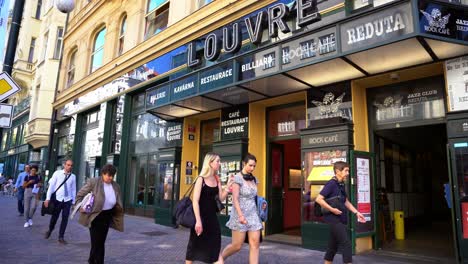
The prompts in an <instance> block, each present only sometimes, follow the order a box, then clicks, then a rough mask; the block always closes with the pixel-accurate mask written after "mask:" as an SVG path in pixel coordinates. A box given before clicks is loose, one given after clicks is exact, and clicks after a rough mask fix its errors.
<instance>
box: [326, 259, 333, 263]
mask: <svg viewBox="0 0 468 264" xmlns="http://www.w3.org/2000/svg"><path fill="white" fill-rule="evenodd" d="M325 264H333V262H331V261H328V260H325Z"/></svg>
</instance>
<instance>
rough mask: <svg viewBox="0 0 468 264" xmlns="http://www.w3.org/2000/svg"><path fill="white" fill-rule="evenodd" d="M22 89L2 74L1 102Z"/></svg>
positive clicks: (0, 78) (6, 75)
mask: <svg viewBox="0 0 468 264" xmlns="http://www.w3.org/2000/svg"><path fill="white" fill-rule="evenodd" d="M5 8H6V9H7V7H5ZM20 90H21V88H20V87H19V86H18V85H17V84H16V83H15V81H13V79H12V78H11V77H10V75H8V73H6V72H2V73H0V102H1V101H3V100H5V99H7V98H8V97H10V96H12V95H14V94H15V93H17V92H19V91H20Z"/></svg>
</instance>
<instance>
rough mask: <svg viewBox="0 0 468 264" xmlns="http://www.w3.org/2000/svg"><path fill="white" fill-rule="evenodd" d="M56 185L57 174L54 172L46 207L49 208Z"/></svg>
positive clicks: (48, 190)
mask: <svg viewBox="0 0 468 264" xmlns="http://www.w3.org/2000/svg"><path fill="white" fill-rule="evenodd" d="M56 183H57V174H56V172H54V174H53V175H52V178H50V179H49V188H48V189H47V195H46V199H45V201H44V206H45V207H49V200H50V197H51V196H52V193H53V192H54V191H55V188H56V186H55V185H56Z"/></svg>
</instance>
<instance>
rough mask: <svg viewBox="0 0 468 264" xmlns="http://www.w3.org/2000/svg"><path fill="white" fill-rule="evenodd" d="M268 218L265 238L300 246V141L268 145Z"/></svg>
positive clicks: (283, 141) (292, 140) (284, 141)
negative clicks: (269, 211) (269, 212)
mask: <svg viewBox="0 0 468 264" xmlns="http://www.w3.org/2000/svg"><path fill="white" fill-rule="evenodd" d="M269 149H270V151H269V154H270V155H269V156H270V159H269V160H270V175H271V177H269V178H270V179H271V180H270V183H269V184H270V186H271V187H270V190H271V192H270V199H269V201H270V205H269V210H271V215H270V217H271V218H270V219H269V221H268V222H267V234H268V236H267V237H266V239H268V240H271V241H277V242H281V243H288V244H294V245H300V244H301V243H302V240H301V141H300V139H287V140H277V141H273V142H270V148H269Z"/></svg>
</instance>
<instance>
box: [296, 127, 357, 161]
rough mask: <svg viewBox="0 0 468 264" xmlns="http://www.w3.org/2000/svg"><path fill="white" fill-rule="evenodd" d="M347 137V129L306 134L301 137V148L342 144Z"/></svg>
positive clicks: (345, 142) (346, 140)
mask: <svg viewBox="0 0 468 264" xmlns="http://www.w3.org/2000/svg"><path fill="white" fill-rule="evenodd" d="M348 139H349V133H348V132H347V131H344V132H332V133H320V134H312V135H306V136H303V137H302V148H310V147H328V146H337V145H344V144H347V143H348ZM322 165H323V164H322Z"/></svg>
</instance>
